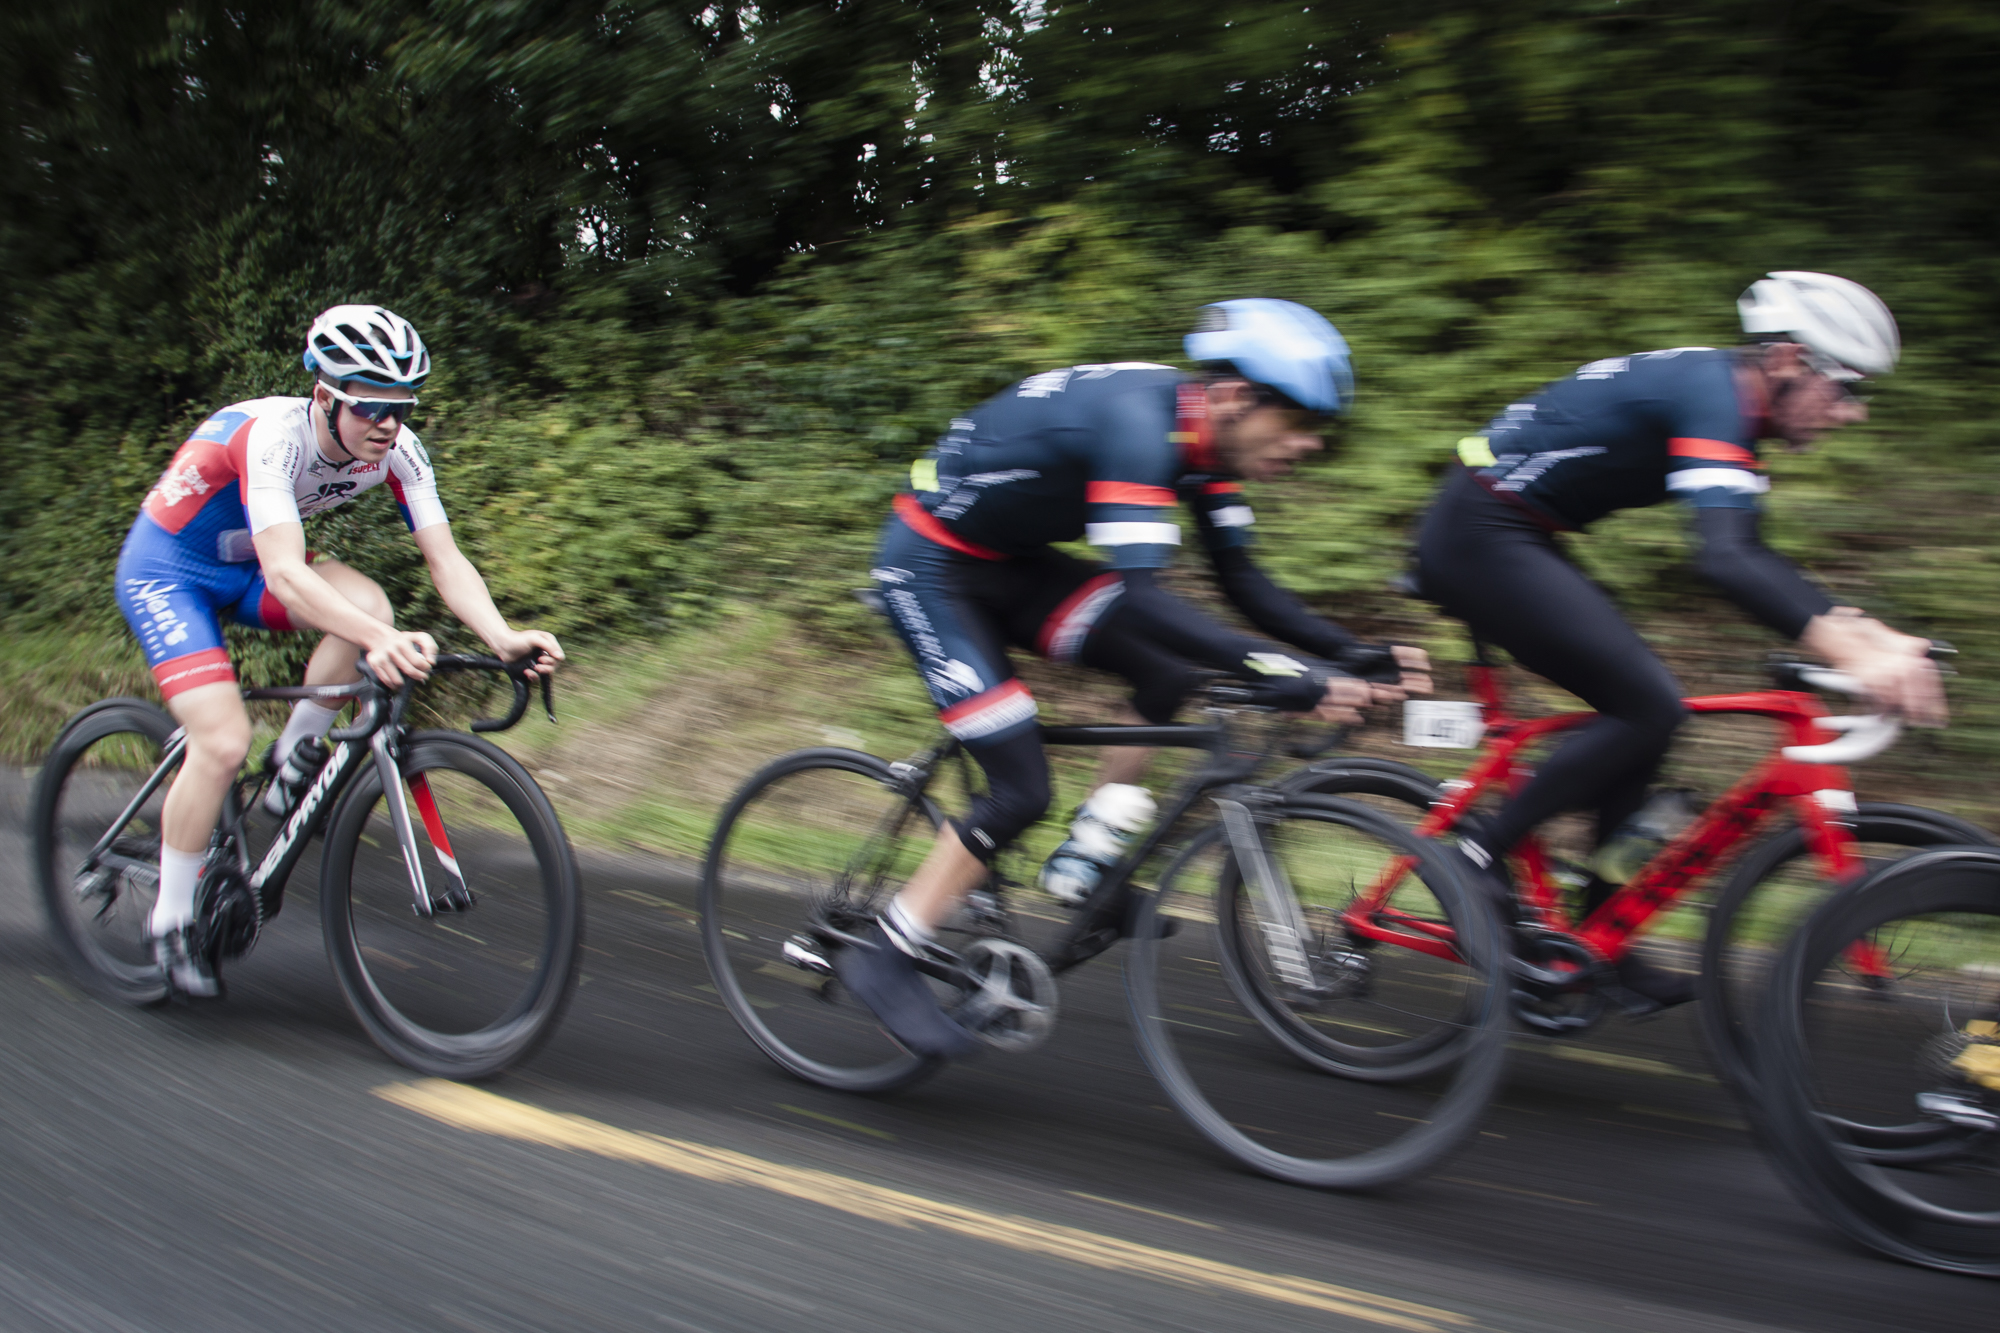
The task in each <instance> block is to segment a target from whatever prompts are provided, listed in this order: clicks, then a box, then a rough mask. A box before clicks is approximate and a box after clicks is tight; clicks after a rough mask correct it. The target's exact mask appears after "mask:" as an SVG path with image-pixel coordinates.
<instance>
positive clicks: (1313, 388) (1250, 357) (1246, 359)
mask: <svg viewBox="0 0 2000 1333" xmlns="http://www.w3.org/2000/svg"><path fill="white" fill-rule="evenodd" d="M1182 345H1183V346H1184V347H1185V348H1186V349H1187V354H1188V359H1189V360H1191V361H1194V362H1196V363H1197V364H1199V365H1201V366H1204V367H1206V368H1210V369H1213V370H1217V371H1221V372H1223V373H1228V374H1235V375H1240V376H1242V377H1243V378H1244V379H1246V380H1248V381H1250V382H1251V383H1252V384H1260V385H1263V386H1264V387H1265V388H1267V389H1273V390H1275V391H1277V392H1278V393H1279V394H1281V395H1283V396H1284V397H1285V398H1286V399H1287V400H1289V401H1290V402H1292V403H1293V404H1296V405H1297V406H1299V407H1302V408H1305V409H1306V410H1307V411H1309V412H1323V413H1327V414H1329V415H1330V414H1332V413H1335V412H1344V411H1346V410H1347V405H1348V403H1349V402H1351V401H1352V400H1353V398H1354V367H1353V364H1352V362H1351V361H1350V359H1349V355H1348V351H1347V340H1346V339H1345V338H1342V337H1341V336H1340V330H1339V329H1336V328H1334V327H1333V325H1331V324H1329V323H1327V322H1326V320H1325V319H1324V318H1323V317H1321V316H1320V315H1319V314H1318V313H1316V312H1315V311H1312V310H1309V309H1307V308H1306V307H1305V306H1302V305H1299V304H1298V303H1297V302H1295V301H1274V300H1270V299H1267V298H1262V297H1253V298H1249V299H1245V300H1240V301H1217V302H1216V303H1215V304H1214V305H1205V306H1203V307H1202V308H1201V322H1200V323H1199V324H1197V325H1196V326H1195V330H1194V332H1193V333H1190V334H1189V335H1188V336H1187V340H1186V342H1184V343H1183V344H1182Z"/></svg>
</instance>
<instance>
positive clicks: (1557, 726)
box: [1343, 663, 1862, 962]
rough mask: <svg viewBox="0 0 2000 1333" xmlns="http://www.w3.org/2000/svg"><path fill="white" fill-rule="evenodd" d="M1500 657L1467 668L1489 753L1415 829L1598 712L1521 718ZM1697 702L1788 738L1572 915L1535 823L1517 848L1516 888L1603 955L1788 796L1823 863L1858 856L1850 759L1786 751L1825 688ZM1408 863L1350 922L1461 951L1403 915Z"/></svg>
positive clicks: (1818, 714)
mask: <svg viewBox="0 0 2000 1333" xmlns="http://www.w3.org/2000/svg"><path fill="white" fill-rule="evenodd" d="M1500 670H1501V669H1500V668H1499V667H1496V666H1493V665H1490V664H1486V663H1480V664H1476V665H1474V666H1471V667H1469V668H1468V672H1469V675H1470V678H1471V683H1472V691H1473V694H1474V695H1475V697H1476V698H1477V699H1478V701H1479V703H1480V705H1481V709H1482V711H1483V713H1484V715H1485V717H1486V726H1487V733H1486V739H1485V741H1484V742H1483V743H1482V746H1481V754H1480V756H1479V758H1477V759H1476V760H1475V761H1474V762H1473V765H1472V766H1471V767H1470V768H1468V769H1467V770H1466V771H1465V773H1464V775H1463V776H1461V777H1459V778H1457V779H1454V780H1453V781H1451V782H1447V783H1446V784H1445V795H1443V796H1442V797H1440V798H1439V800H1438V801H1437V803H1436V804H1435V805H1433V807H1432V808H1431V811H1430V813H1429V814H1428V815H1426V816H1425V817H1424V819H1423V820H1422V821H1421V822H1420V823H1419V824H1418V825H1417V832H1418V833H1420V834H1423V835H1425V836H1436V835H1437V834H1440V833H1443V832H1446V831H1447V830H1449V829H1451V828H1452V827H1453V826H1454V825H1455V824H1457V823H1458V821H1459V819H1460V818H1461V817H1462V816H1463V815H1464V814H1465V812H1466V811H1467V810H1469V809H1471V808H1472V806H1473V805H1474V804H1475V803H1476V802H1477V801H1478V800H1479V798H1480V797H1481V796H1483V795H1485V794H1486V793H1488V792H1490V791H1492V790H1494V789H1495V788H1496V787H1504V788H1505V790H1506V791H1507V793H1508V794H1509V795H1512V794H1513V793H1516V792H1518V791H1519V790H1520V789H1521V788H1522V787H1523V786H1525V785H1526V783H1527V781H1528V779H1529V778H1530V777H1531V776H1532V770H1531V769H1529V768H1528V767H1527V766H1526V765H1524V764H1523V763H1521V762H1520V758H1521V755H1522V752H1523V751H1524V750H1526V748H1527V747H1528V746H1530V745H1532V744H1534V743H1535V742H1537V741H1539V740H1542V739H1543V738H1545V737H1549V736H1553V735H1555V734H1557V733H1559V732H1563V731H1569V730H1572V729H1574V728H1576V727H1579V726H1582V725H1584V724H1585V723H1587V722H1589V721H1591V720H1592V719H1594V718H1595V717H1596V716H1597V714H1595V713H1564V714H1559V715H1557V716H1554V717H1546V718H1536V719H1521V718H1516V717H1514V716H1513V715H1512V714H1511V713H1510V712H1509V711H1508V708H1507V702H1506V699H1505V696H1504V693H1503V691H1502V689H1501V687H1500ZM1683 702H1684V703H1685V704H1686V705H1687V708H1688V710H1689V711H1690V712H1693V713H1716V714H1723V713H1735V714H1747V715H1752V716H1757V717H1765V718H1769V719H1771V720H1772V721H1773V722H1776V723H1777V724H1778V725H1779V727H1780V728H1781V739H1780V740H1779V741H1778V743H1777V744H1776V745H1775V746H1774V747H1773V749H1772V751H1771V753H1770V754H1768V755H1766V756H1765V757H1764V759H1763V760H1761V761H1760V762H1759V763H1758V765H1757V766H1756V767H1755V768H1754V769H1752V770H1751V771H1750V772H1749V773H1748V774H1746V775H1745V776H1744V777H1743V778H1742V779H1741V780H1739V781H1738V782H1737V783H1736V784H1735V785H1734V786H1732V787H1731V788H1730V789H1729V790H1728V791H1727V792H1725V793H1724V794H1723V795H1722V796H1721V797H1719V798H1718V799H1717V800H1715V801H1714V802H1713V803H1712V804H1710V805H1709V806H1708V808H1707V809H1706V810H1704V811H1702V813H1701V814H1700V815H1699V816H1697V817H1696V818H1695V819H1694V820H1693V821H1692V822H1691V823H1690V824H1689V825H1688V826H1687V827H1686V828H1685V829H1683V830H1681V832H1680V833H1679V834H1678V835H1677V836H1676V837H1675V838H1673V839H1672V840H1671V841H1670V842H1669V843H1667V845H1666V846H1664V847H1662V848H1661V849H1660V850H1659V852H1658V853H1656V854H1655V855H1654V856H1653V858H1652V859H1651V860H1650V861H1648V862H1647V863H1646V864H1645V866H1643V867H1642V868H1641V869H1640V870H1639V872H1638V873H1637V874H1635V875H1634V876H1633V877H1632V879H1631V880H1630V881H1629V882H1628V883H1626V884H1625V885H1624V886H1623V887H1622V888H1620V889H1619V890H1618V891H1617V892H1615V893H1613V894H1612V895H1611V896H1610V897H1609V898H1608V899H1607V900H1606V901H1605V902H1604V903H1602V904H1601V905H1600V906H1599V907H1598V908H1597V909H1596V910H1595V911H1594V912H1592V913H1591V914H1590V915H1589V916H1588V917H1586V918H1585V919H1583V920H1582V921H1580V922H1579V921H1573V920H1572V919H1571V918H1570V916H1569V914H1568V913H1567V912H1566V911H1565V910H1564V908H1563V906H1562V903H1561V895H1560V890H1559V888H1558V886H1557V884H1556V882H1555V879H1554V877H1553V876H1552V875H1551V873H1550V870H1549V858H1548V856H1547V854H1546V853H1545V852H1544V851H1543V849H1542V847H1541V844H1540V843H1539V842H1538V841H1537V840H1536V839H1535V838H1534V836H1533V835H1532V834H1531V835H1530V836H1529V837H1527V838H1524V839H1523V840H1522V842H1521V844H1520V846H1519V847H1518V848H1517V849H1516V850H1515V852H1514V856H1515V858H1516V860H1517V861H1518V863H1519V864H1520V866H1521V868H1522V869H1523V870H1524V871H1525V872H1526V873H1525V874H1524V875H1523V876H1521V877H1520V880H1519V883H1520V889H1519V896H1520V899H1521V901H1522V903H1523V905H1524V906H1526V907H1527V908H1528V909H1529V911H1530V912H1531V913H1532V914H1533V916H1534V918H1535V920H1536V922H1537V924H1539V925H1541V926H1543V927H1545V928H1547V929H1549V930H1552V931H1557V932H1560V933H1562V934H1564V935H1567V936H1569V937H1571V938H1572V939H1575V940H1577V941H1580V942H1581V943H1582V944H1583V945H1584V946H1585V947H1586V948H1587V949H1588V950H1589V951H1590V953H1591V954H1592V955H1593V956H1594V957H1595V958H1597V959H1598V960H1600V961H1606V962H1609V961H1613V960H1616V959H1618V958H1620V957H1622V956H1623V955H1624V954H1625V952H1626V950H1627V949H1628V948H1629V947H1630V945H1631V941H1632V938H1633V937H1634V936H1635V935H1637V934H1638V933H1639V932H1640V931H1641V930H1643V929H1644V928H1645V926H1646V924H1647V923H1648V922H1650V921H1651V920H1652V919H1653V917H1654V916H1656V915H1657V914H1659V913H1660V912H1662V911H1664V910H1665V909H1667V908H1669V907H1671V906H1673V905H1674V904H1675V903H1676V902H1678V901H1679V900H1680V899H1681V897H1683V896H1684V895H1685V894H1686V893H1687V892H1688V891H1689V890H1690V889H1691V888H1692V887H1693V885H1694V883H1695V882H1696V881H1697V880H1698V879H1699V878H1700V877H1701V876H1702V875H1704V874H1705V873H1707V871H1708V870H1709V869H1711V868H1712V867H1714V866H1715V865H1717V864H1719V863H1720V862H1721V861H1722V859H1723V858H1725V857H1726V856H1728V855H1729V854H1730V853H1731V852H1732V851H1734V850H1735V849H1736V848H1737V847H1739V846H1740V845H1741V844H1742V843H1743V842H1745V841H1746V840H1747V839H1749V838H1750V837H1751V836H1752V835H1753V834H1755V833H1756V831H1757V830H1758V828H1759V827H1760V826H1761V825H1762V824H1763V823H1764V821H1765V820H1766V819H1767V818H1769V817H1770V815H1771V814H1772V813H1773V812H1774V811H1776V810H1777V809H1778V808H1779V807H1780V806H1782V805H1785V804H1789V805H1790V806H1791V808H1792V811H1793V813H1794V815H1795V816H1796V817H1797V819H1798V821H1799V824H1800V826H1801V827H1802V828H1803V829H1804V830H1805V833H1806V844H1807V847H1808V848H1809V849H1810V850H1811V852H1812V853H1813V855H1814V856H1815V858H1816V859H1817V860H1818V862H1819V865H1820V869H1821V872H1822V874H1824V875H1825V876H1826V877H1827V878H1828V879H1831V880H1833V881H1834V882H1836V883H1844V882H1846V881H1847V880H1848V879H1849V878H1851V877H1852V876H1853V875H1855V874H1856V873H1858V872H1859V871H1860V870H1861V868H1862V863H1861V859H1860V857H1859V855H1858V854H1857V852H1856V851H1855V841H1854V833H1853V828H1852V826H1851V825H1849V824H1848V823H1846V822H1845V821H1844V818H1843V817H1844V816H1845V815H1847V814H1849V813H1851V812H1852V811H1853V810H1854V808H1855V801H1854V791H1853V786H1852V784H1851V782H1850V781H1849V779H1848V775H1847V770H1846V769H1845V768H1844V767H1841V766H1839V765H1836V764H1828V763H1815V762H1810V761H1806V760H1799V759H1793V758H1789V757H1787V756H1786V754H1785V749H1786V748H1787V747H1809V746H1814V745H1817V744H1820V743H1821V742H1823V741H1824V740H1825V733H1824V731H1823V730H1822V729H1820V728H1819V727H1818V721H1819V719H1821V718H1824V717H1827V716H1828V715H1829V714H1828V712H1827V710H1826V708H1825V706H1824V705H1823V704H1821V702H1820V701H1819V699H1818V697H1817V696H1815V695H1812V694H1808V693H1804V692H1802V691H1793V690H1753V691H1749V692H1746V693H1742V694H1714V695H1702V696H1698V697H1694V698H1690V699H1686V700H1684V701H1683ZM1407 870H1408V867H1407V866H1391V867H1390V868H1389V869H1388V870H1387V871H1385V872H1384V874H1383V876H1382V879H1381V880H1380V881H1379V882H1378V883H1377V884H1376V885H1374V886H1373V887H1372V888H1371V890H1370V891H1369V892H1368V893H1366V894H1364V895H1361V896H1360V897H1357V898H1356V900H1355V901H1354V903H1353V904H1352V905H1350V907H1349V908H1348V909H1347V912H1346V913H1345V915H1344V918H1343V923H1344V924H1345V925H1346V927H1347V928H1348V929H1349V930H1350V931H1352V932H1353V933H1354V935H1355V936H1356V937H1358V938H1361V939H1368V940H1374V941H1378V942H1381V943H1385V944H1395V945H1399V946H1401V947H1404V948H1410V949H1416V950H1418V951H1420V952H1423V953H1428V954H1432V955H1435V956H1437V957H1440V958H1450V959H1456V958H1457V957H1458V955H1457V951H1456V949H1455V948H1454V947H1453V944H1452V939H1451V931H1450V929H1449V928H1448V927H1441V926H1437V925H1435V924H1432V923H1429V922H1422V921H1416V920H1413V919H1409V918H1406V917H1405V916H1404V915H1403V914H1401V913H1399V912H1397V911H1395V909H1393V908H1391V907H1390V906H1389V899H1390V897H1391V896H1392V895H1393V894H1394V892H1395V888H1396V884H1397V882H1398V881H1399V880H1400V879H1401V877H1402V875H1403V874H1404V873H1406V872H1407Z"/></svg>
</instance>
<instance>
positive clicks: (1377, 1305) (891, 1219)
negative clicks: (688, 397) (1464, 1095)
mask: <svg viewBox="0 0 2000 1333" xmlns="http://www.w3.org/2000/svg"><path fill="white" fill-rule="evenodd" d="M375 1095H376V1096H378V1097H380V1098H382V1099H383V1100H384V1101H388V1102H393V1103H394V1104H395V1105H397V1106H401V1107H403V1108H404V1109H405V1110H410V1111H415V1112H417V1113H418V1114H419V1115H426V1116H429V1117H431V1118H432V1119H433V1120H440V1121H443V1122H444V1123H445V1124H447V1125H451V1126H453V1127H454V1128H457V1129H462V1130H466V1131H468V1132H472V1133H478V1134H492V1135H495V1136H497V1137H500V1138H508V1139H516V1140H519V1141H522V1142H525V1143H539V1144H544V1145H546V1146H548V1147H552V1148H563V1149H567V1150H569V1151H571V1152H587V1153H595V1154H597V1155H598V1156H600V1157H609V1158H614V1159H616V1160H618V1161H625V1162H641V1163H644V1164H645V1165H648V1166H654V1167H658V1168H660V1169H661V1170H664V1171H673V1172H676V1173H678V1174H680V1175H684V1176H692V1177H694V1178H695V1179H697V1180H707V1181H712V1182H714V1183H716V1184H723V1185H749V1186H753V1187H755V1188H757V1189H764V1190H769V1191H771V1192H772V1193H774V1194H782V1195H785V1196H787V1197H789V1198H793V1199H800V1200H804V1201H805V1202H808V1203H816V1204H819V1205H821V1206H822V1207H826V1208H832V1209H836V1210H838V1211H840V1212H843V1213H850V1214H853V1215H854V1216H857V1217H865V1218H870V1219H872V1220H874V1221H878V1222H886V1223H888V1224H889V1225H891V1226H898V1227H916V1226H930V1227H935V1228H937V1229H938V1230H940V1231H948V1232H952V1233H954V1234H956V1235H960V1236H967V1237H971V1238H972V1239H974V1240H983V1241H987V1242H989V1243H991V1244H995V1245H1004V1246H1006V1247H1007V1248H1008V1249H1012V1250H1019V1251H1021V1252H1023V1253H1027V1254H1038V1255H1043V1256H1045V1257H1047V1258H1051V1259H1065V1260H1068V1261H1069V1262H1071V1263H1077V1264H1084V1265H1086V1266H1088V1267H1091V1268H1100V1269H1105V1270H1108V1271H1111V1272H1120V1273H1131V1274H1134V1275H1136V1276H1140V1277H1148V1278H1153V1279H1155V1280H1157V1281H1162V1282H1171V1283H1174V1284H1176V1285H1179V1286H1184V1287H1197V1288H1199V1287H1207V1288H1213V1289H1216V1290H1221V1291H1230V1292H1236V1293H1239V1294H1241V1295H1246V1296H1256V1297H1258V1298H1260V1299H1262V1300H1267V1301H1275V1302H1278V1303H1281V1304H1284V1305H1294V1306H1300V1307H1303V1308H1305V1309H1308V1310H1320V1311H1324V1312H1325V1313H1328V1314H1338V1315H1345V1316H1347V1317H1348V1318H1350V1319H1360V1320H1365V1321H1366V1322H1368V1323H1371V1324H1380V1325H1382V1326H1384V1327H1387V1328H1400V1329H1407V1330H1410V1333H1444V1329H1445V1327H1446V1326H1449V1327H1452V1328H1468V1327H1470V1326H1471V1325H1472V1322H1473V1321H1472V1320H1471V1319H1470V1318H1468V1317H1467V1316H1465V1315H1462V1314H1458V1313H1455V1312H1453V1311H1450V1310H1439V1309H1434V1308H1432V1307H1430V1306H1426V1305H1418V1304H1416V1303H1414V1302H1411V1301H1400V1300H1396V1299H1394V1298H1392V1297H1388V1296H1377V1295H1374V1294H1373V1293H1370V1292H1365V1291H1356V1290H1354V1289H1353V1288H1350V1287H1339V1286H1334V1285H1333V1284H1331V1283H1327V1282H1315V1281H1313V1280H1312V1279H1310V1278H1303V1277H1292V1276H1290V1275H1289V1274H1284V1273H1260V1272H1258V1271H1256V1270H1255V1269H1249V1268H1239V1267H1237V1266H1235V1265H1234V1264H1225V1263H1220V1262H1218V1261H1216V1260H1213V1259H1204V1258H1202V1257H1201V1256H1200V1255H1194V1254H1183V1253H1179V1252H1176V1251H1174V1250H1163V1249H1159V1248H1157V1247H1155V1246H1151V1245H1139V1244H1135V1243H1133V1242H1131V1241H1125V1240H1119V1239H1117V1238H1116V1237H1114V1236H1105V1235H1100V1234H1098V1233H1097V1232H1094V1231H1085V1230H1082V1229H1081V1228H1078V1227H1066V1226H1058V1225H1056V1224H1054V1223H1051V1222H1042V1221H1038V1220H1036V1219H1035V1218H1031V1217H1022V1216H1019V1215H1017V1214H1012V1213H993V1212H986V1211H984V1210H982V1209H978V1208H967V1207H964V1206H962V1205H959V1204H953V1203H945V1202H942V1201H940V1200H937V1199H926V1198H924V1197H922V1196H921V1195H916V1194H907V1193H904V1192H903V1191H901V1190H893V1189H887V1188H885V1187H883V1186H880V1185H871V1184H869V1183H868V1182H867V1181H864V1180H855V1179H853V1178H852V1177H849V1176H840V1175H835V1174H834V1173H832V1172H830V1171H817V1170H813V1169H811V1168H808V1167H799V1166H786V1165H785V1164H783V1163H781V1162H770V1161H765V1160H764V1159H763V1158H761V1157H752V1156H750V1155H748V1154H747V1153H739V1152H732V1151H730V1150H729V1149H727V1148H712V1147H709V1146H707V1145H706V1144H699V1143H689V1142H687V1141H685V1140H683V1139H670V1138H666V1137H664V1136H663V1135H659V1134H642V1133H637V1132H635V1131H632V1130H628V1129H619V1128H617V1127H616V1126H613V1125H606V1124H602V1123H600V1122H598V1121H595V1120H591V1119H589V1118H587V1117H585V1116H580V1115H567V1114H563V1113H561V1112H557V1111H546V1110H543V1109H542V1108H541V1107H538V1106H530V1105H528V1104H527V1103H525V1102H517V1101H514V1100H512V1099H511V1098H507V1097H501V1096H497V1095H495V1094H494V1093H490V1092H486V1091H483V1090H481V1089H479V1088H469V1087H466V1086H465V1085H464V1084H460V1083H447V1082H445V1081H443V1080H441V1079H425V1080H423V1081H421V1082H417V1083H394V1084H390V1085H388V1086H386V1087H381V1088H377V1089H375Z"/></svg>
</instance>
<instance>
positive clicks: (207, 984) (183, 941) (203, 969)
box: [153, 925, 222, 1000]
mask: <svg viewBox="0 0 2000 1333" xmlns="http://www.w3.org/2000/svg"><path fill="white" fill-rule="evenodd" d="M153 962H154V964H155V965H156V966H157V967H158V968H159V969H160V972H161V974H162V975H163V976H165V977H166V979H167V985H168V986H170V987H172V989H173V992H174V994H176V995H185V996H187V997H188V998H189V999H191V1000H219V999H221V998H222V974H221V973H220V972H218V971H217V970H216V966H215V958H214V956H213V955H212V954H210V952H209V951H208V950H207V949H204V948H201V947H199V942H198V941H197V940H196V939H195V928H194V926H192V925H186V926H176V927H174V929H172V930H170V931H168V932H167V933H166V934H164V935H155V936H154V937H153Z"/></svg>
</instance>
